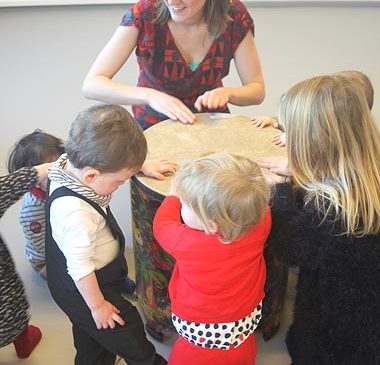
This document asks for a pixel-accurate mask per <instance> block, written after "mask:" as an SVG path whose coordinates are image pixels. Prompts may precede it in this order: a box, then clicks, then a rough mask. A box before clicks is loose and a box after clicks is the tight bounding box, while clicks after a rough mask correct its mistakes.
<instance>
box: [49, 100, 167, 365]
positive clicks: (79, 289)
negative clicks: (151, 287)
mask: <svg viewBox="0 0 380 365" xmlns="http://www.w3.org/2000/svg"><path fill="white" fill-rule="evenodd" d="M146 153H147V145H146V140H145V137H144V135H143V133H142V130H141V129H140V127H139V126H138V125H137V123H136V122H135V120H134V119H133V118H132V117H131V115H130V114H129V113H128V112H127V111H126V110H125V109H124V108H122V107H120V106H117V105H98V106H93V107H91V108H89V109H87V110H85V111H84V112H82V113H80V114H79V115H78V117H77V118H76V120H75V121H74V122H73V124H72V126H71V129H70V133H69V138H68V141H67V143H66V154H64V155H62V156H61V157H60V158H59V159H58V161H57V163H56V165H55V166H54V168H53V169H52V170H51V172H50V173H49V180H50V187H49V189H48V191H49V196H48V200H47V216H46V218H47V219H46V222H47V230H46V257H47V274H48V285H49V289H50V292H51V294H52V296H53V298H54V300H55V301H56V302H57V304H58V305H59V306H60V308H61V309H62V310H63V311H64V312H65V313H66V315H67V316H68V317H69V319H70V321H71V322H72V325H73V337H74V345H75V348H76V350H77V354H76V357H75V364H76V365H85V364H91V365H112V364H114V362H115V359H116V355H119V356H120V357H122V358H123V359H124V360H125V361H126V362H127V363H128V365H148V364H149V365H153V364H166V361H165V360H164V358H162V357H161V356H160V355H158V354H156V352H155V349H154V347H153V345H152V344H151V343H150V342H149V341H148V340H147V339H146V336H145V332H144V327H143V323H142V321H141V318H140V315H139V313H138V312H137V310H136V308H135V307H134V306H133V305H132V304H131V303H130V302H129V301H127V300H126V299H125V298H124V297H123V296H122V293H123V292H125V279H126V277H127V274H128V268H127V263H126V261H125V257H124V246H125V240H124V236H123V233H122V232H121V230H120V227H119V226H118V224H117V222H116V220H115V219H114V217H113V215H112V213H111V211H110V209H109V203H110V200H111V194H112V193H113V192H114V191H115V190H116V189H118V188H119V186H121V185H122V184H123V183H124V182H125V181H126V180H128V179H129V178H130V177H131V176H132V175H134V174H135V173H136V172H138V171H139V170H140V169H141V166H142V164H143V162H144V160H145V157H146Z"/></svg>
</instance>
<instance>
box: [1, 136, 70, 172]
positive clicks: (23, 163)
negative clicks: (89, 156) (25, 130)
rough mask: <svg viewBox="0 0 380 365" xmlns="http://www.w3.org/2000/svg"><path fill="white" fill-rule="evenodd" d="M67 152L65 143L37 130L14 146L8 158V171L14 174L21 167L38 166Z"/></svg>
mask: <svg viewBox="0 0 380 365" xmlns="http://www.w3.org/2000/svg"><path fill="white" fill-rule="evenodd" d="M64 152H65V147H64V144H63V141H62V140H61V139H59V138H57V137H54V136H52V135H51V134H48V133H45V132H43V131H42V130H40V129H36V130H35V131H34V132H33V133H30V134H27V135H26V136H24V137H22V138H21V139H20V140H19V141H18V142H16V144H15V145H14V146H13V148H12V150H11V152H10V153H9V158H8V171H9V172H14V171H16V170H18V169H21V167H31V166H37V165H40V164H42V163H45V162H52V161H54V160H56V159H57V158H58V157H59V156H60V155H61V154H62V153H64Z"/></svg>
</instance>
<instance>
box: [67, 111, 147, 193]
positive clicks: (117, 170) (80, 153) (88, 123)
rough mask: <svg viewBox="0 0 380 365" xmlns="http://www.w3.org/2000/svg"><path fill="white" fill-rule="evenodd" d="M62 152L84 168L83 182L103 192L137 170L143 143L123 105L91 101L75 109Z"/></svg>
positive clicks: (140, 131)
mask: <svg viewBox="0 0 380 365" xmlns="http://www.w3.org/2000/svg"><path fill="white" fill-rule="evenodd" d="M66 152H67V156H68V159H69V161H70V164H71V165H72V166H73V167H74V168H76V169H79V170H82V171H83V172H85V174H86V180H85V181H86V183H87V184H88V185H90V186H91V187H92V188H93V189H94V190H95V191H96V192H97V193H98V194H100V195H106V194H109V193H112V191H114V190H116V189H117V187H118V186H120V185H121V184H122V183H124V181H125V180H127V179H128V178H129V177H130V176H132V175H133V174H135V173H136V172H137V171H139V170H140V168H141V166H142V165H143V163H144V161H145V157H146V154H147V143H146V139H145V136H144V134H143V132H142V130H141V128H140V127H139V125H138V124H137V123H136V121H135V120H134V119H133V117H132V116H131V115H130V114H129V112H128V111H127V110H126V109H125V108H123V107H121V106H118V105H95V106H92V107H90V108H88V109H86V110H85V111H83V112H81V113H79V114H78V116H77V118H76V119H75V120H74V122H73V123H72V125H71V128H70V132H69V138H68V140H67V143H66ZM87 178H88V179H87ZM106 185H107V186H106ZM111 185H112V186H111ZM106 190H107V191H106ZM108 190H112V191H108Z"/></svg>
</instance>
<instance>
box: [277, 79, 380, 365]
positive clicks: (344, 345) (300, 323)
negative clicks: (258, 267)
mask: <svg viewBox="0 0 380 365" xmlns="http://www.w3.org/2000/svg"><path fill="white" fill-rule="evenodd" d="M279 119H280V123H281V124H282V125H283V126H284V128H285V132H286V135H287V145H286V148H287V154H288V158H289V169H290V171H291V172H292V174H293V180H294V183H295V185H296V186H297V187H298V188H301V191H302V192H303V194H302V199H301V201H298V204H295V203H294V202H293V199H292V196H291V191H290V190H291V189H290V185H288V184H285V183H282V184H277V185H276V194H275V195H274V202H273V207H272V214H273V229H272V233H271V237H270V244H271V245H272V247H273V248H274V251H275V252H277V254H278V255H279V256H280V257H282V258H283V260H285V261H286V262H287V263H288V264H289V265H296V266H299V270H300V271H299V283H298V289H297V299H296V303H295V310H294V322H293V324H292V326H291V327H290V330H289V333H288V335H287V339H286V342H287V346H288V350H289V353H290V356H291V357H292V360H293V365H304V364H313V365H318V364H321V365H322V364H323V365H359V364H366V365H375V364H379V363H380V348H379V346H378V344H379V341H380V322H379V321H378V320H377V318H379V316H380V282H379V280H378V278H379V277H380V134H379V130H378V129H377V127H376V124H375V122H374V120H373V118H372V116H371V113H370V110H369V107H368V103H367V101H366V99H365V95H364V93H363V92H362V91H361V90H360V89H359V88H358V87H357V85H356V84H355V83H354V82H353V81H352V80H350V79H349V78H347V77H345V76H344V75H333V76H320V77H315V78H311V79H308V80H305V81H303V82H300V83H298V84H297V85H295V86H293V87H292V88H291V89H290V90H289V91H288V92H287V93H286V94H285V95H284V96H283V97H282V99H281V105H280V114H279Z"/></svg>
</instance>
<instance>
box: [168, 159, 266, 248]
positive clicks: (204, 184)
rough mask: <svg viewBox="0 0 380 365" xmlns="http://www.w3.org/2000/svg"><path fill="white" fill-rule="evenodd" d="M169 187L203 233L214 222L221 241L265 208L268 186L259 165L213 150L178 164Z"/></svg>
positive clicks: (254, 220)
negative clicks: (190, 212)
mask: <svg viewBox="0 0 380 365" xmlns="http://www.w3.org/2000/svg"><path fill="white" fill-rule="evenodd" d="M173 188H174V190H175V192H176V194H177V195H179V196H180V198H181V199H182V200H183V201H185V202H186V203H187V204H189V205H190V207H191V208H192V209H193V211H194V213H195V214H196V215H197V216H198V217H199V219H200V220H201V222H202V224H203V226H204V230H205V232H206V233H215V232H213V230H212V229H213V227H212V225H211V224H210V221H213V222H215V223H216V225H217V228H218V232H217V234H218V235H219V236H220V239H221V240H222V241H223V242H231V241H234V240H236V239H238V238H240V237H241V236H243V235H244V234H245V233H247V232H248V231H249V230H251V229H252V228H253V226H255V225H256V224H257V223H259V221H260V220H261V219H262V218H263V215H264V213H265V211H266V210H267V209H268V205H269V197H270V190H269V187H268V184H267V183H266V180H265V178H264V176H263V174H262V172H261V169H260V167H259V166H258V165H257V164H256V163H255V162H253V161H251V160H249V159H248V158H245V157H242V156H236V155H231V154H228V153H223V152H217V153H213V154H211V155H208V156H206V157H201V158H198V159H196V160H193V161H188V162H185V163H183V164H182V165H180V168H179V169H178V171H177V173H176V175H175V177H174V181H173Z"/></svg>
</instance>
